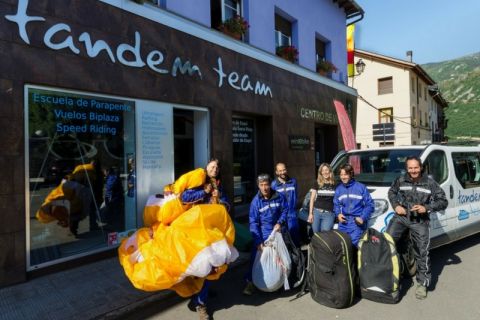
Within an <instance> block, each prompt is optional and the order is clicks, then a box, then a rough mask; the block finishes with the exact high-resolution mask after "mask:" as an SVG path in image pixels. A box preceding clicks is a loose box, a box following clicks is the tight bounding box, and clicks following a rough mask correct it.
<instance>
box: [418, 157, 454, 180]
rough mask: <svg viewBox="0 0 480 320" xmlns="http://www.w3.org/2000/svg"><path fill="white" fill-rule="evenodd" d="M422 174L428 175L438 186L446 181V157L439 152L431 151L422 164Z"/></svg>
mask: <svg viewBox="0 0 480 320" xmlns="http://www.w3.org/2000/svg"><path fill="white" fill-rule="evenodd" d="M423 169H424V174H428V175H430V176H431V177H432V178H433V179H434V180H435V181H437V182H438V183H439V184H440V183H442V182H444V181H445V180H447V177H448V166H447V156H446V155H445V152H443V151H441V150H435V151H432V152H431V153H430V154H429V155H428V157H427V159H425V161H424V162H423Z"/></svg>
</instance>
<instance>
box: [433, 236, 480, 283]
mask: <svg viewBox="0 0 480 320" xmlns="http://www.w3.org/2000/svg"><path fill="white" fill-rule="evenodd" d="M478 244H480V234H478V233H477V234H475V235H473V236H470V237H467V238H465V239H462V240H458V241H456V242H454V243H451V244H448V245H445V246H442V247H440V248H436V249H433V250H432V251H431V252H430V258H431V268H432V282H431V283H430V287H429V290H430V291H433V290H435V288H436V285H437V283H438V279H439V277H440V275H441V274H442V271H443V268H445V266H448V265H454V264H460V263H462V260H461V259H460V258H459V257H458V256H457V255H456V254H457V253H458V252H461V251H463V250H466V249H468V248H470V247H473V246H475V245H478Z"/></svg>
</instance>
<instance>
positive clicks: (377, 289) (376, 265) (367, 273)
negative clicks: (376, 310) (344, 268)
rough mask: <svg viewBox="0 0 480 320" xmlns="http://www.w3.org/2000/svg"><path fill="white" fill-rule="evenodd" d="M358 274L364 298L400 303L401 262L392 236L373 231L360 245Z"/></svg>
mask: <svg viewBox="0 0 480 320" xmlns="http://www.w3.org/2000/svg"><path fill="white" fill-rule="evenodd" d="M358 274H359V277H360V292H361V295H362V298H365V299H369V300H372V301H376V302H382V303H397V302H398V300H399V298H400V294H399V280H400V260H399V256H398V254H397V250H396V249H395V242H394V241H393V239H392V237H391V236H390V235H389V234H388V233H381V232H378V231H377V230H375V229H373V228H369V229H368V230H367V231H365V233H364V234H363V236H362V237H361V238H360V241H359V242H358Z"/></svg>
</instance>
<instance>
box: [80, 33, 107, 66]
mask: <svg viewBox="0 0 480 320" xmlns="http://www.w3.org/2000/svg"><path fill="white" fill-rule="evenodd" d="M78 40H79V41H81V42H84V43H85V49H86V50H87V55H88V56H89V57H90V58H95V57H96V56H98V54H99V53H100V51H102V50H105V51H106V52H107V54H108V56H109V57H110V60H112V62H113V63H115V56H114V55H113V52H112V49H110V46H109V45H108V44H107V43H106V42H105V41H103V40H97V41H95V44H94V45H92V40H91V39H90V35H89V34H88V33H87V32H84V33H82V34H81V35H80V37H78Z"/></svg>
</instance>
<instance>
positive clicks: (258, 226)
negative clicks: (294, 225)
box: [249, 189, 288, 247]
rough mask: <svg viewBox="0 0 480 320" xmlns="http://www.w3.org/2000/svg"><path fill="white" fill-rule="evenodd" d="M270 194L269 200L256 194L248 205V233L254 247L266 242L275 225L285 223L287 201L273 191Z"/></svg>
mask: <svg viewBox="0 0 480 320" xmlns="http://www.w3.org/2000/svg"><path fill="white" fill-rule="evenodd" d="M271 192H272V194H271V196H270V199H265V198H263V196H262V194H261V193H260V192H259V193H257V195H256V196H255V197H254V198H253V200H252V203H251V204H250V214H249V221H250V232H251V233H252V237H253V242H254V245H255V247H256V246H258V245H259V244H261V243H263V242H264V241H265V240H267V238H268V236H269V235H270V234H271V233H272V231H273V227H274V226H275V225H276V224H277V223H279V224H281V225H284V224H285V222H287V214H288V204H287V199H286V198H285V196H284V195H283V194H281V193H279V192H276V191H275V190H273V189H272V191H271Z"/></svg>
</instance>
